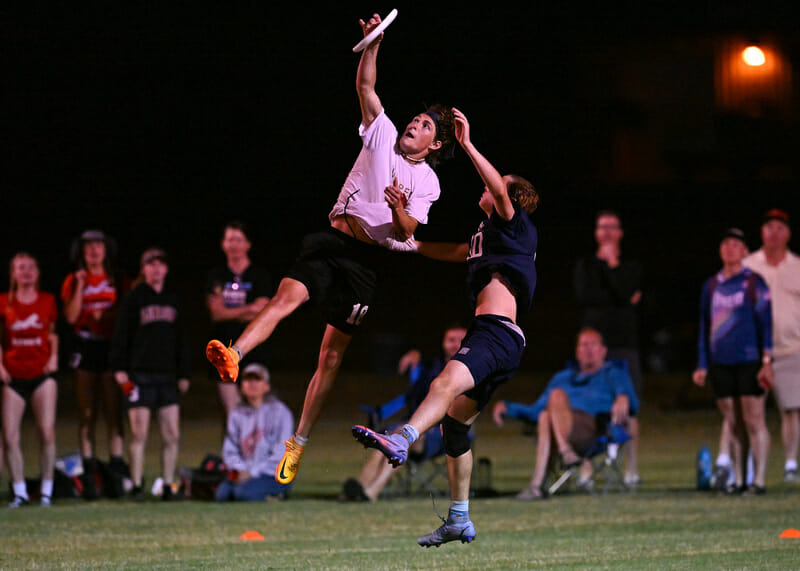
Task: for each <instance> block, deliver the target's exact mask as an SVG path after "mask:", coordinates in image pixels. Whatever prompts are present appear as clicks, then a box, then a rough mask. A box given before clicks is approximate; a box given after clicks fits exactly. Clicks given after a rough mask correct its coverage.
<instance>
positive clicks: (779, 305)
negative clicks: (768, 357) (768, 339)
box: [744, 250, 800, 357]
mask: <svg viewBox="0 0 800 571" xmlns="http://www.w3.org/2000/svg"><path fill="white" fill-rule="evenodd" d="M744 265H745V266H747V267H748V268H750V269H751V270H753V271H754V272H756V273H757V274H759V275H760V276H761V277H762V278H764V281H765V282H767V286H768V287H769V295H770V298H771V300H772V346H773V352H774V353H775V356H776V357H782V356H784V355H789V354H792V353H798V352H800V257H798V256H796V255H795V254H793V253H792V252H786V257H784V259H783V260H782V261H781V263H780V264H778V265H777V266H771V265H769V264H768V263H767V256H766V255H765V254H764V251H763V250H758V251H757V252H753V253H752V254H750V255H749V256H747V257H746V258H745V259H744Z"/></svg>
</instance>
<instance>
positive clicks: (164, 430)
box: [158, 404, 181, 486]
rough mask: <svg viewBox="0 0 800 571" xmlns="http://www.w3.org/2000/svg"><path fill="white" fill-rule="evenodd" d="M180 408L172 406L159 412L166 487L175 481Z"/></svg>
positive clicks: (162, 461)
mask: <svg viewBox="0 0 800 571" xmlns="http://www.w3.org/2000/svg"><path fill="white" fill-rule="evenodd" d="M180 410H181V409H180V406H178V405H177V404H171V405H169V406H165V407H161V408H160V409H159V410H158V425H159V427H160V428H161V476H162V477H163V478H164V485H165V486H166V485H171V484H172V483H173V482H174V481H175V469H176V468H177V466H178V446H179V443H180Z"/></svg>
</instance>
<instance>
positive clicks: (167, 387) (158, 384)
mask: <svg viewBox="0 0 800 571" xmlns="http://www.w3.org/2000/svg"><path fill="white" fill-rule="evenodd" d="M130 379H131V381H132V382H133V384H135V385H136V390H135V391H134V393H132V394H131V395H130V396H129V397H125V398H124V400H125V407H126V408H128V409H131V408H149V409H150V410H153V411H155V410H158V409H160V408H163V407H165V406H169V405H173V404H180V394H179V393H178V381H177V379H175V377H174V376H173V375H162V374H156V373H131V374H130ZM134 399H135V400H134Z"/></svg>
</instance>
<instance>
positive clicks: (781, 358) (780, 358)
mask: <svg viewBox="0 0 800 571" xmlns="http://www.w3.org/2000/svg"><path fill="white" fill-rule="evenodd" d="M791 237H792V231H791V227H790V225H789V215H788V214H787V213H786V212H784V211H783V210H779V209H772V210H770V211H768V212H767V213H766V215H765V216H764V223H763V225H762V226H761V242H762V245H761V249H759V250H757V251H756V252H754V253H752V254H751V255H749V256H747V257H746V258H745V259H744V265H745V266H746V267H748V268H750V269H752V270H753V271H754V272H756V273H758V274H759V275H760V276H761V277H763V278H764V281H766V282H767V286H768V287H769V292H770V298H771V301H772V327H773V329H772V341H773V357H774V360H775V361H774V363H773V365H772V369H773V371H774V373H775V381H774V382H775V385H774V391H775V401H776V403H777V404H778V408H779V410H780V414H781V437H782V440H783V448H784V454H785V462H784V470H783V475H784V480H786V481H789V482H796V481H798V472H797V454H798V448H799V447H800V257H798V256H797V255H796V254H795V253H794V252H792V251H791V250H789V240H790V239H791Z"/></svg>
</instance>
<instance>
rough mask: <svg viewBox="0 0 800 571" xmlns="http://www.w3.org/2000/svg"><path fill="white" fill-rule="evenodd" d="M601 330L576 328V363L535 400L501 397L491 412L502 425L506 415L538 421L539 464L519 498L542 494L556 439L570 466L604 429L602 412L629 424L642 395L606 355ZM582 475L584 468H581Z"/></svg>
mask: <svg viewBox="0 0 800 571" xmlns="http://www.w3.org/2000/svg"><path fill="white" fill-rule="evenodd" d="M606 353H607V350H606V347H605V345H604V343H603V337H602V335H601V334H600V333H599V332H598V331H597V330H595V329H592V328H590V327H584V328H583V329H581V331H580V332H579V333H578V340H577V345H576V348H575V357H576V360H577V363H576V364H574V365H571V366H569V367H567V368H566V369H564V370H562V371H560V372H558V373H556V374H555V375H554V376H553V378H552V379H551V380H550V383H548V385H547V387H546V388H545V390H544V393H543V394H542V396H541V397H539V399H538V400H537V401H536V402H534V403H533V404H531V405H528V406H526V405H523V404H519V403H510V402H505V401H500V402H498V403H497V404H496V405H495V408H494V411H493V417H494V420H495V422H496V423H497V424H498V425H499V426H502V424H503V417H504V416H508V417H511V418H518V419H525V420H530V421H534V422H537V425H538V431H539V438H538V442H537V445H536V467H535V468H534V472H533V477H532V478H531V482H530V484H529V485H528V487H527V488H525V489H524V490H522V491H521V492H520V493H519V494H518V495H517V499H520V500H538V499H542V498H544V493H543V491H542V485H543V483H544V478H545V476H546V474H547V466H548V463H549V461H550V453H551V448H552V444H555V447H556V449H557V450H558V452H559V454H560V455H561V460H562V462H563V463H564V465H566V466H574V465H577V464H579V463H580V462H581V461H582V457H581V456H580V453H582V452H584V451H585V450H586V449H587V448H588V447H589V446H590V445H591V444H592V442H594V440H595V439H596V438H597V437H598V436H600V435H601V434H603V433H604V432H605V428H606V427H605V426H604V422H603V415H610V421H611V423H612V424H620V425H626V424H627V423H628V420H629V417H630V415H635V414H636V412H637V410H638V408H639V399H638V398H637V396H636V391H635V390H634V388H633V383H632V382H631V378H630V375H629V374H628V372H627V370H626V369H625V368H624V367H620V366H618V365H617V364H616V363H615V362H614V361H610V360H606ZM582 477H584V478H585V477H587V476H585V473H582Z"/></svg>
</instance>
